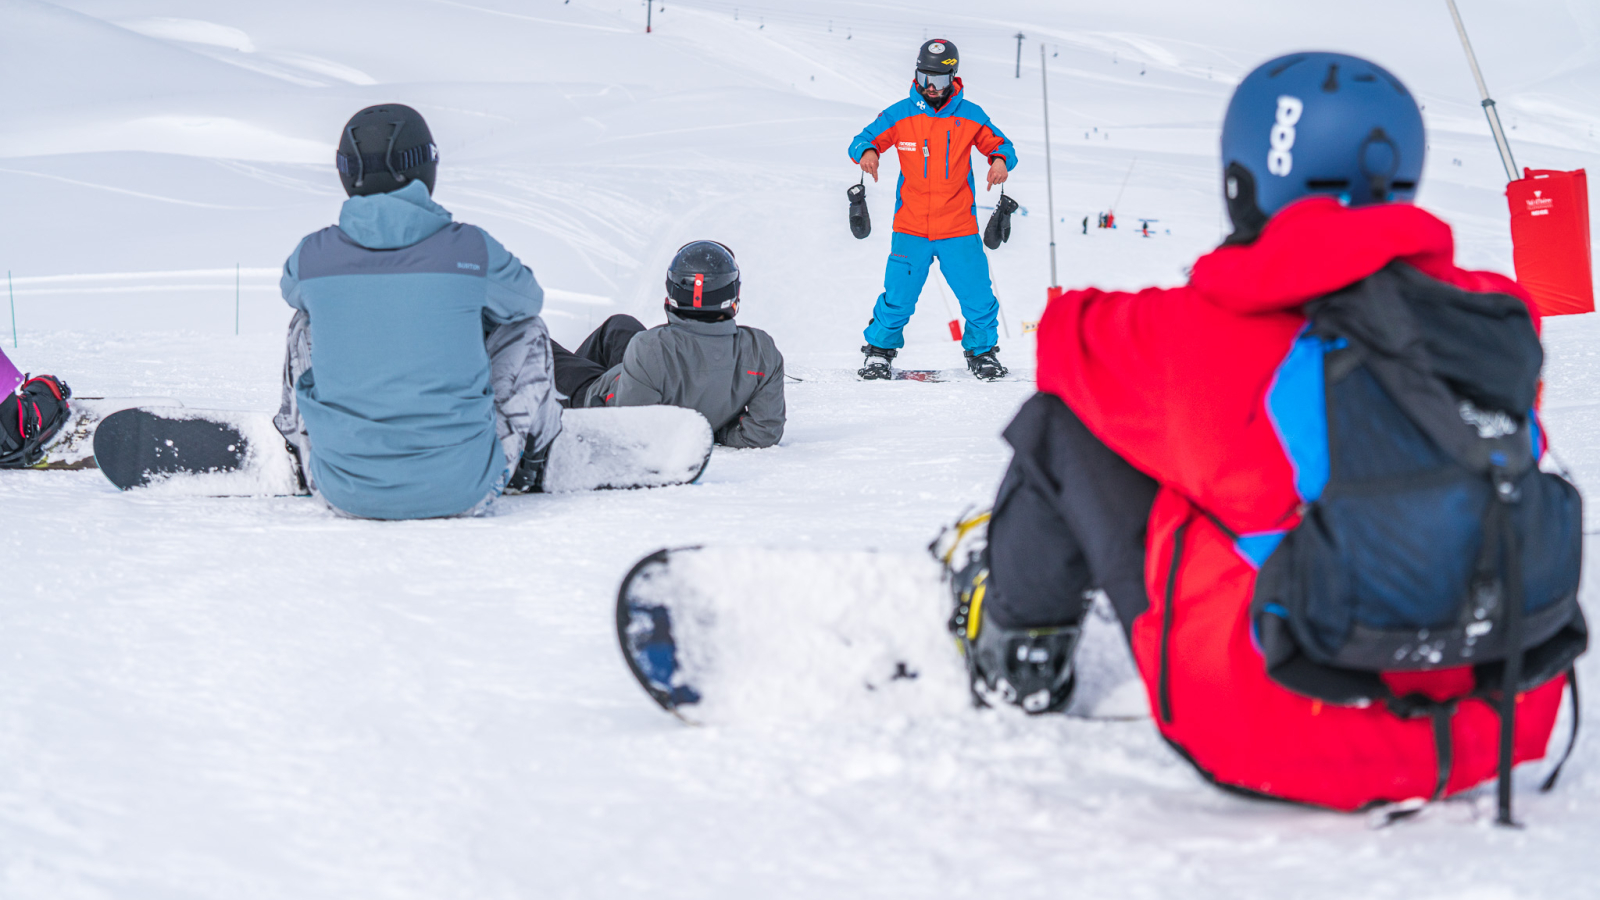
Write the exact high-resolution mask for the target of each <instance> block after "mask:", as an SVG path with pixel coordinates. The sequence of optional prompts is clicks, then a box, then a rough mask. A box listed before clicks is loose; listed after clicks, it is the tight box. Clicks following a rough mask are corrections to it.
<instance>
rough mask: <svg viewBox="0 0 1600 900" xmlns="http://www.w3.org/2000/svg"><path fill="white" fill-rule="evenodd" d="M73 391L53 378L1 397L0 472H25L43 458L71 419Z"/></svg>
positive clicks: (29, 383) (34, 380)
mask: <svg viewBox="0 0 1600 900" xmlns="http://www.w3.org/2000/svg"><path fill="white" fill-rule="evenodd" d="M71 398H72V388H69V387H67V383H66V382H65V381H62V380H61V379H59V378H56V377H55V376H52V375H40V376H38V377H36V378H29V379H28V380H27V381H25V382H23V383H22V386H21V387H20V388H18V389H17V392H16V393H15V394H10V395H8V396H4V397H0V469H24V468H27V467H29V466H34V465H37V464H38V463H39V462H40V461H41V460H43V459H44V455H45V451H46V450H47V449H49V447H50V444H51V442H52V441H54V440H55V439H56V437H57V436H58V435H60V434H61V428H62V426H64V425H66V424H67V420H68V419H69V418H70V414H71V411H72V410H71V407H70V405H69V404H68V403H67V401H68V400H70V399H71Z"/></svg>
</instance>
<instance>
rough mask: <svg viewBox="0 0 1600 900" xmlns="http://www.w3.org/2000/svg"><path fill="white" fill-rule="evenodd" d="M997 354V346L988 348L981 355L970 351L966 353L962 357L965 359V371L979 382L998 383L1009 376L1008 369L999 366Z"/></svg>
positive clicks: (998, 349) (998, 350)
mask: <svg viewBox="0 0 1600 900" xmlns="http://www.w3.org/2000/svg"><path fill="white" fill-rule="evenodd" d="M999 353H1000V347H999V345H995V346H993V347H990V348H989V349H987V350H984V351H982V352H981V353H979V352H974V351H972V350H968V351H966V353H965V354H963V355H964V356H966V358H967V371H969V372H971V373H972V375H973V377H974V378H977V379H978V380H979V381H999V380H1000V379H1002V378H1004V377H1006V376H1007V375H1009V374H1011V370H1010V369H1007V368H1006V367H1005V366H1002V365H1000V356H999Z"/></svg>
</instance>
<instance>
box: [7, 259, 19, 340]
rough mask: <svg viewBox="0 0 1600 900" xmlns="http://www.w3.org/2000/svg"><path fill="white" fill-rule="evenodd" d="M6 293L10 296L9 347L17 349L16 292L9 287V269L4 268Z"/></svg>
mask: <svg viewBox="0 0 1600 900" xmlns="http://www.w3.org/2000/svg"><path fill="white" fill-rule="evenodd" d="M6 294H8V295H9V296H10V297H11V349H13V350H15V349H17V292H16V290H15V289H14V288H12V287H11V270H10V269H7V270H6Z"/></svg>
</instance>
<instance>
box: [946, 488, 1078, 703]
mask: <svg viewBox="0 0 1600 900" xmlns="http://www.w3.org/2000/svg"><path fill="white" fill-rule="evenodd" d="M988 532H989V511H988V510H985V511H983V512H981V513H978V514H976V515H966V516H963V517H962V518H961V520H960V521H958V522H957V523H956V524H955V525H954V526H953V527H951V528H947V529H945V531H944V532H942V533H941V534H940V535H939V537H938V538H936V539H935V540H934V542H933V544H932V545H931V546H930V547H929V548H928V549H929V550H930V551H932V553H933V555H934V557H935V558H936V559H938V560H939V562H940V563H941V564H942V565H943V566H944V569H945V575H946V577H947V578H948V580H949V585H950V592H951V599H952V602H953V609H952V611H951V613H950V621H949V622H948V625H947V627H948V628H949V629H950V633H951V635H952V636H954V637H955V639H956V647H957V649H959V650H960V652H961V656H962V658H963V659H964V660H965V661H966V664H967V683H968V685H969V686H970V687H971V689H972V704H973V706H976V707H979V708H983V707H991V706H998V705H999V704H1002V703H1004V704H1008V705H1011V706H1016V707H1020V708H1021V709H1022V710H1023V712H1026V713H1028V714H1029V715H1041V714H1044V713H1058V712H1063V711H1065V710H1066V708H1067V704H1069V703H1070V702H1071V701H1072V689H1073V688H1074V687H1075V686H1076V683H1077V679H1076V676H1075V674H1074V671H1073V667H1072V657H1073V654H1074V652H1076V650H1077V648H1078V639H1079V637H1080V636H1081V635H1082V633H1083V629H1082V627H1081V626H1080V625H1057V626H1050V627H1040V628H1005V627H1002V626H1000V625H997V624H995V623H994V621H993V620H991V619H990V618H989V617H988V616H987V615H986V614H985V610H984V607H983V600H984V597H985V596H986V595H987V593H988V589H989V546H988Z"/></svg>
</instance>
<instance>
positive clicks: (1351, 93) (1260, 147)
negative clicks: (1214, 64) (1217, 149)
mask: <svg viewBox="0 0 1600 900" xmlns="http://www.w3.org/2000/svg"><path fill="white" fill-rule="evenodd" d="M1426 146H1427V143H1426V137H1425V135H1424V132H1423V127H1422V111H1421V110H1420V109H1418V108H1417V101H1416V100H1414V99H1412V96H1411V92H1410V91H1408V90H1406V86H1405V85H1404V84H1401V83H1400V79H1398V78H1396V77H1394V75H1392V74H1390V73H1389V71H1388V70H1387V69H1384V68H1383V67H1382V66H1379V65H1377V64H1375V63H1371V62H1368V61H1367V60H1364V59H1361V58H1360V57H1356V56H1347V55H1345V54H1343V53H1291V54H1289V55H1288V56H1280V57H1278V58H1277V59H1274V60H1271V61H1269V62H1266V63H1263V64H1262V65H1260V66H1258V67H1257V68H1256V70H1255V71H1253V72H1251V73H1250V74H1249V75H1246V76H1245V79H1244V80H1243V81H1241V82H1240V83H1239V87H1238V88H1237V89H1236V90H1235V91H1234V92H1233V99H1232V100H1230V101H1229V102H1228V114H1227V117H1226V118H1224V119H1223V122H1222V164H1223V169H1224V172H1223V186H1224V190H1225V193H1226V196H1227V201H1228V215H1229V217H1230V218H1231V219H1232V220H1233V228H1234V233H1233V235H1232V236H1231V237H1229V238H1228V243H1245V242H1248V241H1252V240H1255V238H1256V236H1257V235H1258V234H1260V233H1261V228H1262V227H1263V226H1264V225H1266V222H1267V219H1268V218H1270V217H1271V216H1272V215H1274V214H1275V213H1277V211H1278V210H1280V209H1282V208H1283V207H1285V206H1287V205H1289V204H1290V203H1292V202H1293V201H1295V200H1298V199H1300V198H1301V197H1305V196H1308V195H1310V194H1328V195H1330V196H1334V197H1338V198H1339V199H1340V200H1341V201H1342V202H1344V203H1346V204H1347V205H1350V206H1362V205H1365V204H1369V203H1388V202H1390V201H1393V200H1410V199H1412V198H1414V197H1415V196H1416V193H1417V182H1418V180H1419V179H1420V178H1421V177H1422V159H1423V154H1424V150H1425V148H1426Z"/></svg>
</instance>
